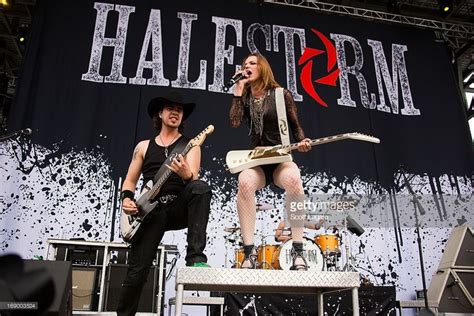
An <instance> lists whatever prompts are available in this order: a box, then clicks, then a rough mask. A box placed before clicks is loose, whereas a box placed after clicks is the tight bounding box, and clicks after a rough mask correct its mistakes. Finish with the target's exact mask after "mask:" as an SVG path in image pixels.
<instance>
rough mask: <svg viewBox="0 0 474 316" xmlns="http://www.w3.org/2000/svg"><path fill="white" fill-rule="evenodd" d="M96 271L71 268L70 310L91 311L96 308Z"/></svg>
mask: <svg viewBox="0 0 474 316" xmlns="http://www.w3.org/2000/svg"><path fill="white" fill-rule="evenodd" d="M97 276H98V273H97V269H96V268H85V267H73V268H72V309H73V310H82V311H92V310H96V308H97V306H96V305H97V287H96V286H97Z"/></svg>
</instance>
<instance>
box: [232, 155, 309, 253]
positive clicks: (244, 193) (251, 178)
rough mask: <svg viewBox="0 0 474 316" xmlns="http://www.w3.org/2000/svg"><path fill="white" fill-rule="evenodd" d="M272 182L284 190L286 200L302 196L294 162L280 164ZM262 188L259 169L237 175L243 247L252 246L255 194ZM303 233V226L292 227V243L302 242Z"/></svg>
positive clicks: (263, 176) (262, 173) (262, 175)
mask: <svg viewBox="0 0 474 316" xmlns="http://www.w3.org/2000/svg"><path fill="white" fill-rule="evenodd" d="M273 181H274V183H275V185H277V186H279V187H280V188H282V189H284V190H285V192H286V198H287V199H288V198H291V197H292V196H293V197H297V196H298V197H301V196H303V194H304V190H303V184H302V182H301V174H300V170H299V169H298V166H297V165H296V164H295V163H294V162H284V163H281V164H280V165H279V166H278V167H277V168H276V169H275V172H274V173H273ZM264 186H265V174H264V172H263V170H262V168H260V167H255V168H252V169H247V170H244V171H242V172H241V173H240V174H239V187H238V192H237V212H238V214H239V222H240V232H241V234H242V239H243V242H244V245H253V244H254V233H255V221H256V207H255V192H256V191H257V190H260V189H262V188H263V187H264ZM287 202H288V201H287ZM286 211H288V210H286ZM290 223H291V222H290ZM275 228H276V227H275ZM303 232H304V227H303V225H297V226H296V227H295V226H294V225H292V227H291V234H292V239H293V242H295V241H296V242H301V241H303Z"/></svg>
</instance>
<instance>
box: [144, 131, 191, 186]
mask: <svg viewBox="0 0 474 316" xmlns="http://www.w3.org/2000/svg"><path fill="white" fill-rule="evenodd" d="M182 141H184V142H186V143H187V142H189V138H187V137H186V136H181V137H180V138H178V139H177V140H176V141H175V142H174V143H173V144H172V145H170V146H168V154H171V152H172V151H173V150H174V148H175V147H176V145H177V144H178V143H179V142H182ZM179 153H181V152H179ZM165 160H166V156H165V147H162V146H160V145H158V144H157V143H156V141H155V138H152V139H150V143H149V144H148V148H147V150H146V153H145V159H144V161H143V167H142V173H143V179H144V181H145V182H144V183H147V182H148V181H150V180H153V178H154V177H155V175H156V172H157V171H158V170H159V169H160V168H161V166H162V165H163V163H164V162H165ZM184 186H185V184H184V182H183V180H182V179H181V177H180V176H178V175H177V174H176V173H174V172H172V173H171V175H170V177H169V178H168V180H167V181H166V182H165V183H164V184H163V186H162V187H161V189H160V194H159V195H163V194H177V193H179V192H180V191H181V190H182V189H183V188H184Z"/></svg>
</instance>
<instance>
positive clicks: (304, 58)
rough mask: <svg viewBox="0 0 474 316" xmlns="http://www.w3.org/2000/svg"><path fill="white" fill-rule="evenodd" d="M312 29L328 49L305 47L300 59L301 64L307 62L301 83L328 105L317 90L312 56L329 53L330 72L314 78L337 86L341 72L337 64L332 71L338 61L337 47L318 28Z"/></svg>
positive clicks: (313, 95)
mask: <svg viewBox="0 0 474 316" xmlns="http://www.w3.org/2000/svg"><path fill="white" fill-rule="evenodd" d="M311 31H312V32H313V33H314V34H316V35H317V36H318V37H319V39H320V40H321V42H323V44H324V47H325V49H326V50H325V51H324V50H319V49H316V48H311V47H305V49H304V51H303V55H301V57H300V59H299V60H298V65H299V66H301V65H303V64H304V63H306V62H307V63H306V64H305V65H304V66H303V69H301V74H300V80H301V84H302V85H303V88H304V90H305V91H306V92H307V93H308V94H309V95H310V96H311V97H312V98H313V99H314V100H315V101H316V102H318V103H319V104H320V105H322V106H325V107H327V106H328V105H327V104H326V102H324V100H323V99H322V98H321V97H320V96H319V94H318V93H317V92H316V88H315V85H314V84H313V74H312V73H313V60H311V58H313V57H315V56H318V55H321V54H323V53H326V54H327V65H326V68H327V72H328V74H327V75H326V76H324V77H321V78H318V79H316V80H314V82H315V83H318V84H322V85H327V86H333V87H334V86H336V81H337V78H338V77H339V73H340V70H339V68H337V66H336V69H335V70H333V71H332V72H331V70H332V69H333V68H334V66H335V65H336V62H337V56H336V48H335V47H334V45H333V43H332V42H331V41H330V40H329V39H328V38H327V37H326V36H325V35H324V34H322V33H321V32H319V31H318V30H316V29H311ZM308 60H309V61H308Z"/></svg>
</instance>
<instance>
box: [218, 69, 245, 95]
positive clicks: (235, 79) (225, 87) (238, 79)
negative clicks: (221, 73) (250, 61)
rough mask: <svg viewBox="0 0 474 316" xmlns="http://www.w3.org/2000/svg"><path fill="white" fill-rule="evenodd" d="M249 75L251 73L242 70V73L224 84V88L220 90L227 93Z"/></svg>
mask: <svg viewBox="0 0 474 316" xmlns="http://www.w3.org/2000/svg"><path fill="white" fill-rule="evenodd" d="M250 74H251V73H250V72H249V71H248V70H246V71H245V70H243V71H239V72H237V73H236V74H235V75H234V76H233V77H232V78H230V79H229V81H227V82H226V83H225V84H224V87H222V90H224V91H225V92H227V91H229V89H230V87H232V86H233V85H234V84H236V83H237V82H238V81H240V80H243V79H248V77H249V76H250Z"/></svg>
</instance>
